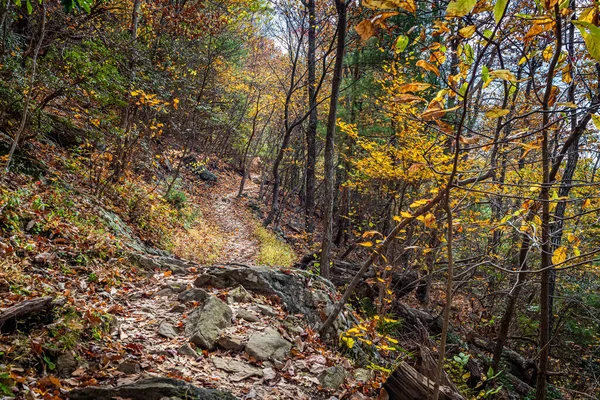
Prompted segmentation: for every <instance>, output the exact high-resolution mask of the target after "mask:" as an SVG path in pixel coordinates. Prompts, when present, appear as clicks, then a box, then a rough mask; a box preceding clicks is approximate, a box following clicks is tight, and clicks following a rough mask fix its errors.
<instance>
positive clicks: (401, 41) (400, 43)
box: [396, 35, 409, 53]
mask: <svg viewBox="0 0 600 400" xmlns="http://www.w3.org/2000/svg"><path fill="white" fill-rule="evenodd" d="M408 40H409V39H408V36H405V35H400V36H398V39H396V52H397V53H402V52H403V51H404V50H405V49H406V46H408Z"/></svg>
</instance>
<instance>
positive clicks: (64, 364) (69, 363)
mask: <svg viewBox="0 0 600 400" xmlns="http://www.w3.org/2000/svg"><path fill="white" fill-rule="evenodd" d="M78 366H79V363H78V362H77V360H76V359H75V356H73V353H71V352H67V353H63V354H61V355H59V356H58V358H57V359H56V372H57V373H58V376H60V377H64V378H66V377H69V376H71V374H72V373H73V371H75V370H76V369H77V367H78Z"/></svg>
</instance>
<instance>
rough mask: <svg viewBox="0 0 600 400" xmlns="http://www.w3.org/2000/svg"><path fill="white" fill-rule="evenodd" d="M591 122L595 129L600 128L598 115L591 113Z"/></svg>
mask: <svg viewBox="0 0 600 400" xmlns="http://www.w3.org/2000/svg"><path fill="white" fill-rule="evenodd" d="M592 122H593V123H594V126H595V127H596V129H598V130H600V115H596V114H592Z"/></svg>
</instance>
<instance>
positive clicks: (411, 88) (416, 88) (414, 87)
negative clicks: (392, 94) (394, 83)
mask: <svg viewBox="0 0 600 400" xmlns="http://www.w3.org/2000/svg"><path fill="white" fill-rule="evenodd" d="M430 87H431V85H430V84H429V83H421V82H415V83H405V84H403V85H400V87H399V88H398V92H400V93H410V92H413V93H414V92H422V91H423V90H425V89H429V88H430Z"/></svg>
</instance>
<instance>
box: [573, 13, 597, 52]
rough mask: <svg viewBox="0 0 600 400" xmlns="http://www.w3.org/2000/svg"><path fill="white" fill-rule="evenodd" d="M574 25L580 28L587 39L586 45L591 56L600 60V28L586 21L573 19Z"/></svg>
mask: <svg viewBox="0 0 600 400" xmlns="http://www.w3.org/2000/svg"><path fill="white" fill-rule="evenodd" d="M572 22H573V25H575V26H576V27H577V28H579V32H581V36H583V40H584V41H585V45H586V47H587V49H588V52H589V53H590V56H592V58H594V59H595V60H597V61H600V28H598V27H597V26H596V25H594V24H591V23H589V22H584V21H572Z"/></svg>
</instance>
